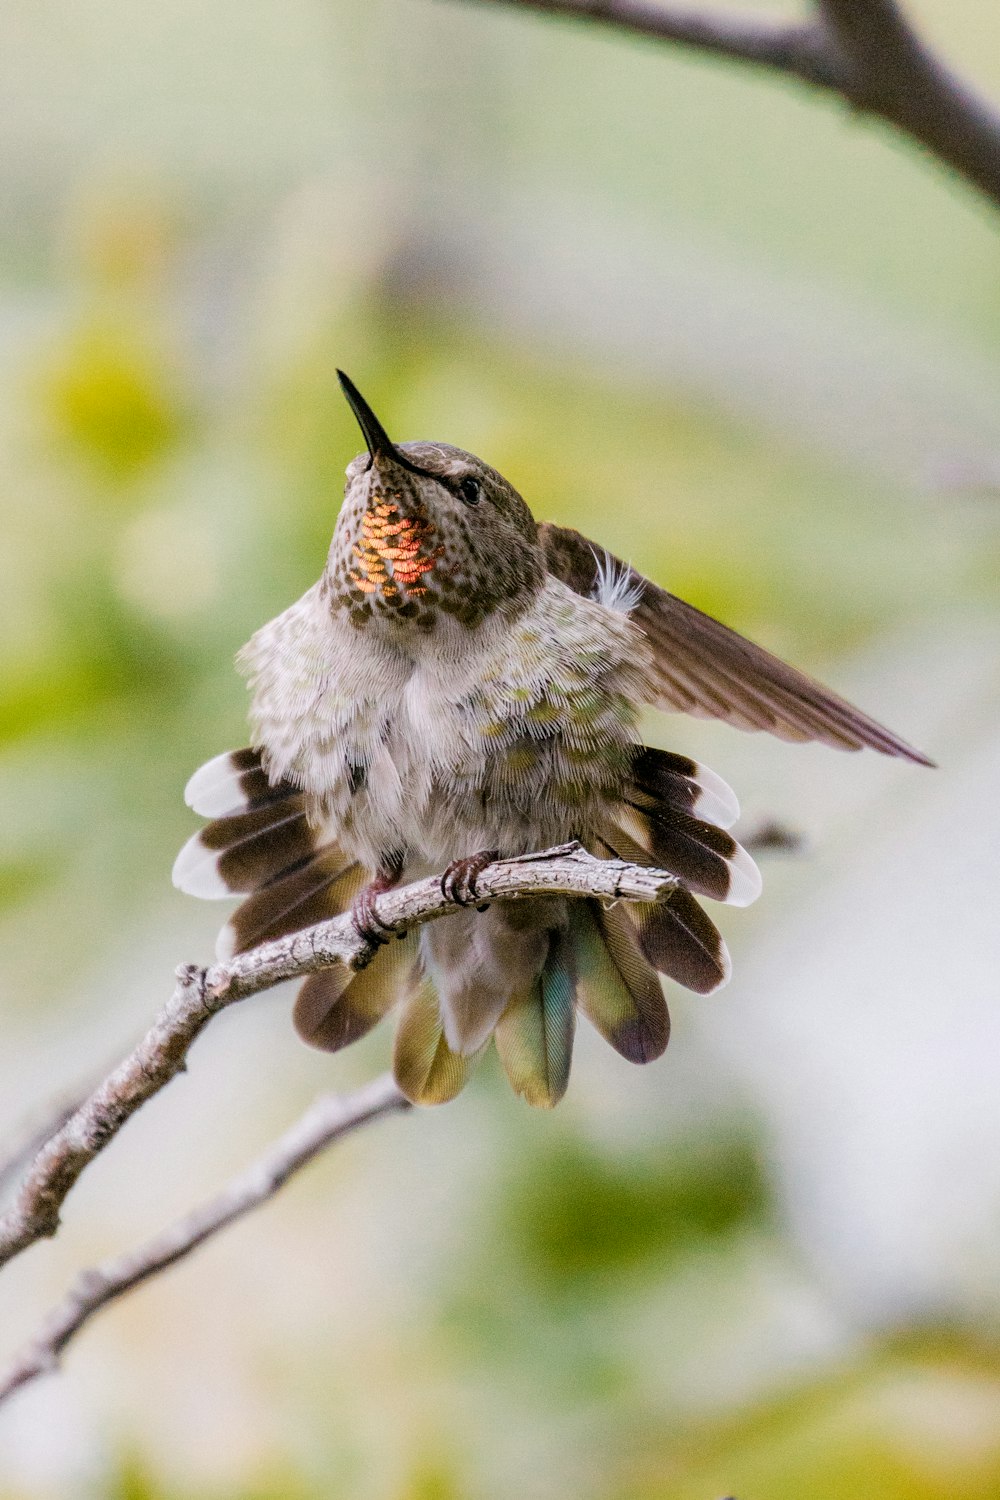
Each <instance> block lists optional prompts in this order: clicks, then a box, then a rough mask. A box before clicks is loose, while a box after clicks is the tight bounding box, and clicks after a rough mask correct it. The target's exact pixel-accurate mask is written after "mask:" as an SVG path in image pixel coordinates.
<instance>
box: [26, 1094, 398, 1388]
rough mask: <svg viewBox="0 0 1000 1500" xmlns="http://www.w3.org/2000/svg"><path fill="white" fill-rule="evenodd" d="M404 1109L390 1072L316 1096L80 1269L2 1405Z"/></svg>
mask: <svg viewBox="0 0 1000 1500" xmlns="http://www.w3.org/2000/svg"><path fill="white" fill-rule="evenodd" d="M406 1108H408V1101H407V1100H406V1099H405V1098H404V1097H403V1095H402V1094H401V1093H400V1091H399V1089H398V1088H397V1087H396V1084H395V1082H394V1080H393V1078H392V1077H391V1075H390V1074H388V1073H386V1074H384V1075H383V1076H382V1077H381V1078H376V1079H374V1080H373V1081H372V1082H371V1083H368V1084H366V1085H365V1086H364V1088H360V1089H358V1090H357V1091H356V1092H355V1093H353V1094H346V1095H338V1094H327V1095H324V1096H323V1097H322V1098H320V1099H317V1100H316V1102H315V1104H313V1106H312V1108H311V1109H309V1110H308V1111H307V1112H306V1114H304V1115H303V1116H302V1118H301V1119H300V1120H299V1121H298V1122H297V1123H296V1124H295V1125H293V1126H292V1128H291V1129H290V1130H288V1131H286V1133H285V1134H284V1135H283V1136H281V1137H280V1139H279V1140H277V1141H275V1143H274V1144H273V1145H272V1146H271V1147H270V1148H269V1149H268V1150H267V1151H266V1152H264V1154H263V1155H262V1156H260V1157H259V1158H258V1159H257V1161H255V1162H254V1163H253V1164H252V1166H250V1167H248V1168H247V1170H246V1171H244V1172H241V1173H240V1174H239V1176H237V1177H234V1178H233V1179H232V1180H231V1181H230V1182H229V1183H228V1184H227V1185H226V1187H225V1188H223V1190H222V1192H221V1193H219V1194H217V1196H216V1197H214V1198H210V1199H208V1200H207V1201H206V1202H205V1203H202V1204H200V1205H199V1207H198V1208H196V1209H194V1210H192V1212H191V1213H189V1214H185V1215H184V1216H183V1218H180V1219H177V1220H176V1222H175V1223H173V1224H171V1225H170V1226H169V1227H168V1228H167V1229H165V1230H163V1231H162V1233H160V1234H157V1235H154V1236H153V1238H152V1239H149V1240H147V1241H146V1242H145V1243H144V1244H142V1245H139V1246H138V1247H137V1248H136V1249H135V1250H130V1251H128V1252H127V1253H126V1254H124V1255H116V1256H114V1257H113V1258H112V1259H110V1260H106V1261H103V1262H102V1263H101V1264H100V1265H98V1266H94V1267H92V1268H91V1269H90V1270H88V1271H84V1272H82V1273H81V1275H80V1276H79V1277H78V1278H77V1280H76V1282H75V1284H74V1285H73V1286H72V1287H71V1288H70V1290H69V1292H68V1293H67V1294H66V1296H65V1297H64V1298H63V1300H62V1301H61V1302H60V1303H59V1304H58V1305H57V1306H56V1307H55V1308H53V1310H52V1312H51V1313H50V1314H49V1316H48V1317H47V1318H45V1320H44V1322H43V1323H42V1325H41V1327H40V1328H39V1330H38V1332H37V1333H36V1334H35V1335H34V1337H33V1338H31V1339H30V1340H29V1341H28V1342H27V1343H26V1344H25V1345H24V1347H23V1348H22V1349H21V1350H20V1351H19V1352H18V1353H17V1354H16V1355H15V1357H14V1358H13V1359H12V1360H11V1362H10V1364H9V1365H8V1366H7V1367H6V1368H5V1369H4V1370H2V1371H0V1404H2V1403H3V1402H4V1401H5V1400H6V1399H7V1397H9V1396H11V1395H13V1393H14V1392H15V1391H16V1390H19V1389H20V1387H21V1386H23V1385H27V1384H28V1383H29V1382H30V1381H32V1380H36V1379H38V1377H39V1376H40V1375H45V1374H47V1373H49V1372H50V1371H52V1370H54V1369H55V1368H56V1367H57V1365H58V1363H59V1356H60V1354H61V1353H62V1351H63V1349H64V1348H65V1347H66V1345H67V1344H68V1343H69V1341H70V1339H71V1338H73V1336H74V1335H75V1334H76V1333H78V1332H79V1331H80V1329H81V1328H82V1327H83V1326H84V1324H85V1323H88V1322H89V1321H90V1319H91V1318H92V1317H94V1315H95V1313H98V1312H100V1310H101V1308H103V1307H107V1305H108V1304H109V1303H110V1302H115V1301H116V1300H117V1299H118V1298H119V1297H122V1296H124V1294H125V1293H126V1292H129V1291H131V1290H132V1288H133V1287H136V1286H138V1285H139V1284H140V1283H141V1282H143V1281H147V1280H148V1279H149V1277H150V1276H155V1275H156V1274H157V1273H158V1272H159V1271H164V1270H166V1268H167V1267H168V1266H172V1265H174V1264H175V1262H177V1261H179V1260H182V1259H183V1258H184V1257H185V1256H186V1255H190V1253H191V1251H192V1250H195V1249H197V1247H198V1246H199V1245H201V1244H203V1243H204V1242H205V1240H207V1239H210V1238H211V1237H212V1236H213V1235H216V1234H218V1233H219V1231H220V1230H222V1229H225V1228H226V1227H227V1226H228V1225H230V1224H232V1223H234V1222H235V1220H237V1219H241V1218H242V1217H243V1215H244V1214H248V1213H250V1211H251V1210H252V1209H254V1208H258V1207H260V1205H261V1204H262V1203H266V1202H267V1201H268V1200H269V1199H270V1198H273V1197H274V1195H275V1194H276V1193H277V1192H278V1191H279V1190H280V1189H281V1188H282V1187H284V1185H285V1183H286V1182H287V1181H288V1179H289V1178H290V1177H291V1176H293V1174H294V1173H296V1172H298V1171H300V1170H301V1168H302V1167H304V1166H306V1164H307V1163H308V1162H310V1161H312V1160H313V1158H314V1157H315V1156H318V1155H319V1153H320V1152H321V1151H323V1150H325V1149H326V1147H327V1146H329V1145H331V1144H332V1143H333V1142H334V1141H336V1140H339V1139H340V1138H341V1137H342V1136H345V1135H349V1134H350V1133H351V1132H352V1131H355V1130H358V1129H359V1128H360V1127H361V1126H362V1125H366V1124H368V1123H369V1122H370V1121H372V1120H376V1119H379V1118H380V1117H381V1116H382V1115H388V1114H393V1113H395V1112H397V1111H399V1110H404V1109H406Z"/></svg>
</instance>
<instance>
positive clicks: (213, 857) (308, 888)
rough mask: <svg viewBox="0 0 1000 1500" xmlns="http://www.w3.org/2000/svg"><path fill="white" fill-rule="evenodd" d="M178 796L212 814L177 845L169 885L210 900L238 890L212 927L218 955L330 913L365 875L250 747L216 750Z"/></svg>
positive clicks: (295, 792) (355, 889) (296, 792)
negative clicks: (226, 916)
mask: <svg viewBox="0 0 1000 1500" xmlns="http://www.w3.org/2000/svg"><path fill="white" fill-rule="evenodd" d="M184 797H185V801H186V802H187V804H188V806H189V807H191V808H193V810H194V811H195V812H197V813H201V815H202V816H203V817H207V818H209V819H210V820H211V821H209V822H208V823H206V825H205V827H204V828H202V829H201V830H200V831H199V832H198V833H196V834H194V835H193V837H192V838H190V839H188V841H187V843H186V844H185V845H184V847H183V849H182V850H181V852H180V854H178V856H177V860H176V863H175V864H174V874H173V879H174V885H176V886H177V887H178V888H179V889H180V890H182V891H186V892H187V893H188V894H189V895H192V896H202V897H204V898H206V899H209V900H212V899H216V898H221V897H225V896H244V897H245V898H246V899H245V900H244V901H243V902H242V903H241V905H240V906H238V907H237V909H236V911H235V912H234V913H233V915H232V917H231V918H230V920H229V921H228V922H227V924H226V926H225V927H224V928H223V929H222V931H221V932H220V934H219V939H218V942H217V944H216V951H217V953H218V956H219V958H220V959H223V960H225V959H227V958H232V957H233V956H234V954H237V953H243V952H246V950H247V949H249V948H253V947H256V945H257V944H258V943H263V942H266V941H268V940H269V939H272V938H279V937H284V936H286V935H287V934H288V933H290V932H298V931H300V930H301V929H302V928H303V927H311V926H312V925H313V924H314V923H316V922H322V921H325V920H326V919H327V918H328V917H333V916H337V915H338V913H340V912H342V911H344V910H346V908H347V907H348V906H349V905H350V903H351V901H352V900H353V898H354V896H355V895H356V894H357V892H358V891H359V890H360V889H361V886H362V885H363V884H364V879H365V872H364V871H363V870H362V869H361V867H360V866H359V865H357V864H355V863H353V862H352V861H351V860H350V859H348V858H347V856H345V855H344V854H343V852H342V851H341V849H340V848H339V846H338V845H337V843H336V842H335V841H333V840H325V839H324V838H323V835H322V831H321V830H317V829H316V828H314V827H313V826H311V825H310V823H309V820H308V818H307V817H306V812H305V801H304V799H303V797H302V794H301V792H300V791H299V790H298V788H297V787H295V786H293V785H292V784H291V783H290V782H287V781H278V782H273V783H272V782H271V781H269V780H268V777H267V773H266V772H265V770H264V768H263V766H262V764H261V758H260V754H259V753H258V752H257V751H256V750H251V749H247V750H233V751H228V752H227V753H226V754H224V755H218V756H216V757H215V759H214V760H210V761H209V762H208V763H207V764H206V765H204V766H202V767H201V769H200V770H199V771H196V772H195V774H194V775H193V776H192V778H191V780H190V781H189V782H188V784H187V787H186V789H185V793H184Z"/></svg>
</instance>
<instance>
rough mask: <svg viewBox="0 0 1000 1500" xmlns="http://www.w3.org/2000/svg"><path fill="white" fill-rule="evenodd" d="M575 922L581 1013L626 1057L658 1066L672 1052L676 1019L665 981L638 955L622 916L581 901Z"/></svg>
mask: <svg viewBox="0 0 1000 1500" xmlns="http://www.w3.org/2000/svg"><path fill="white" fill-rule="evenodd" d="M571 920H572V933H573V941H574V949H575V955H576V970H577V1003H578V1004H579V1006H580V1009H581V1010H582V1011H583V1013H584V1015H585V1016H586V1017H587V1019H588V1021H590V1023H591V1025H592V1026H594V1027H595V1028H596V1030H597V1031H599V1032H600V1034H601V1036H603V1037H604V1040H605V1041H606V1042H609V1043H610V1045H611V1046H612V1047H614V1049H615V1051H616V1052H620V1053H621V1055H622V1057H624V1058H627V1059H628V1061H629V1062H634V1063H647V1062H652V1061H653V1059H654V1058H657V1057H660V1056H661V1055H662V1054H663V1052H664V1051H665V1050H666V1046H667V1042H668V1041H669V1039H670V1014H669V1012H668V1010H667V1002H666V1000H665V999H664V996H663V990H662V988H661V987H660V981H659V980H658V979H657V977H656V975H655V973H653V971H652V969H650V967H649V964H648V963H647V962H646V961H645V959H644V957H643V955H642V953H641V952H639V951H637V944H636V941H635V938H634V935H633V934H631V933H630V932H629V930H628V928H627V926H625V925H624V919H623V917H622V913H621V912H619V911H618V910H617V909H613V910H611V911H607V910H605V909H604V908H603V907H602V906H601V905H600V903H599V902H597V901H588V902H583V901H579V902H576V903H574V908H573V912H572V914H571ZM609 937H610V941H609Z"/></svg>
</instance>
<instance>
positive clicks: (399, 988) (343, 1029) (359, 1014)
mask: <svg viewBox="0 0 1000 1500" xmlns="http://www.w3.org/2000/svg"><path fill="white" fill-rule="evenodd" d="M416 961H417V939H416V935H415V934H408V935H407V936H406V937H405V938H404V939H403V940H402V941H401V942H398V941H397V942H391V943H389V944H388V945H387V946H386V947H385V948H382V949H380V950H379V952H378V953H376V955H375V957H374V958H373V959H372V960H371V962H370V963H369V964H367V965H366V966H365V967H364V968H363V969H361V970H359V971H358V972H357V973H356V974H352V972H351V970H350V969H344V968H338V969H324V970H323V972H322V973H320V974H310V976H309V978H308V979H307V980H306V981H305V983H304V984H303V986H302V988H301V989H300V990H299V993H298V997H297V998H296V1001H295V1009H294V1011H293V1019H294V1021H295V1028H296V1030H297V1031H298V1033H299V1036H300V1037H301V1038H302V1039H303V1041H305V1042H308V1043H309V1045H310V1046H311V1047H318V1048H319V1049H320V1051H322V1052H339V1051H340V1049H341V1048H342V1047H347V1046H349V1045H350V1043H351V1042H356V1041H358V1040H359V1039H360V1038H361V1037H363V1036H365V1035H367V1033H368V1032H369V1031H371V1029H372V1027H373V1026H377V1025H378V1023H379V1021H381V1020H382V1018H383V1016H385V1015H387V1014H388V1012H389V1011H390V1010H391V1009H392V1007H393V1006H394V1005H395V1004H396V1002H397V1001H398V1000H399V998H400V996H401V995H403V994H405V993H406V992H407V991H408V990H409V989H410V988H411V987H412V985H413V982H414V978H415V974H414V966H415V964H416Z"/></svg>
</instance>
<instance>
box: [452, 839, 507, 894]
mask: <svg viewBox="0 0 1000 1500" xmlns="http://www.w3.org/2000/svg"><path fill="white" fill-rule="evenodd" d="M498 857H499V851H498V850H497V849H480V851H479V853H478V854H469V855H467V856H466V857H465V859H453V860H452V862H451V864H450V865H449V866H448V868H447V870H445V872H444V874H443V875H442V876H441V894H442V896H443V897H444V899H445V900H446V901H453V902H454V904H455V905H456V906H475V904H476V902H477V901H478V900H479V892H478V891H477V890H476V880H477V879H478V877H479V876H480V875H481V874H482V873H483V871H484V870H485V869H486V867H487V865H491V864H492V863H493V861H494V860H495V859H497V858H498Z"/></svg>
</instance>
